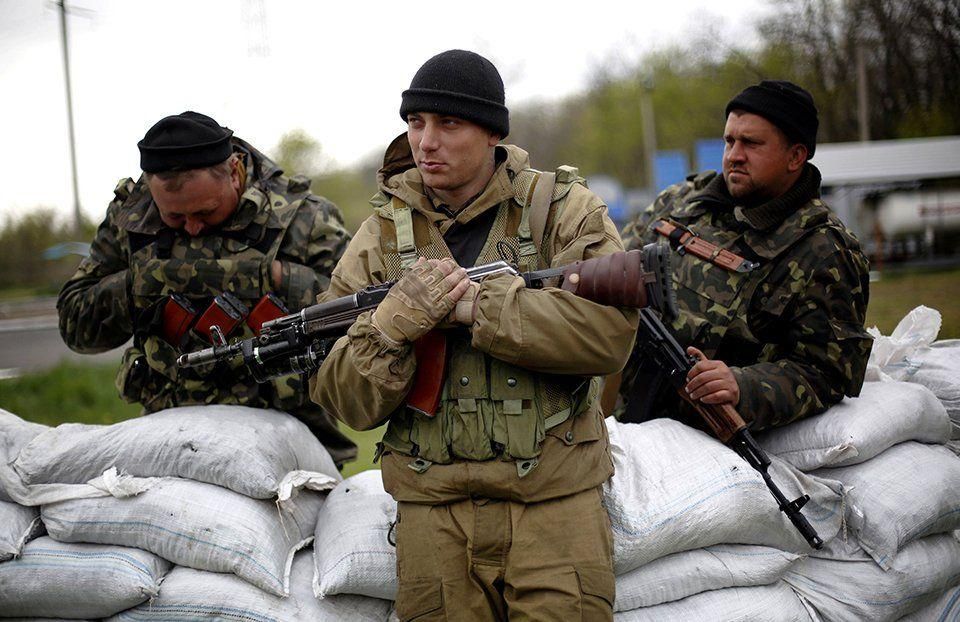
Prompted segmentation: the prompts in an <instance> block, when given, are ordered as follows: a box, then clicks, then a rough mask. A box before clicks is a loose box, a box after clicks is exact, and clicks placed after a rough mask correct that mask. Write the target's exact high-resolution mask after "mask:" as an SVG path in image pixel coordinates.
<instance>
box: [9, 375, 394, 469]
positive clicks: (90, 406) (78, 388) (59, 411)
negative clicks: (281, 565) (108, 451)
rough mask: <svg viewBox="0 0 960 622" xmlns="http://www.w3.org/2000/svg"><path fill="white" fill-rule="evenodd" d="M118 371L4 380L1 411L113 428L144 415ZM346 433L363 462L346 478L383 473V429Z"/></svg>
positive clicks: (354, 465) (48, 421)
mask: <svg viewBox="0 0 960 622" xmlns="http://www.w3.org/2000/svg"><path fill="white" fill-rule="evenodd" d="M116 372H117V366H116V365H82V364H77V363H61V364H59V365H57V366H56V367H53V368H51V369H49V370H47V371H44V372H40V373H34V374H27V375H24V376H21V377H19V378H12V379H10V380H0V408H2V409H4V410H8V411H10V412H12V413H13V414H15V415H17V416H18V417H22V418H23V419H26V420H28V421H35V422H37V423H43V424H45V425H51V426H55V425H60V424H61V423H67V422H70V423H97V424H110V423H116V422H118V421H123V420H125V419H131V418H133V417H136V416H138V415H139V414H140V405H139V404H127V403H126V402H124V401H123V400H121V399H120V398H119V397H118V396H117V390H116V388H115V387H114V386H113V378H114V376H115V375H116ZM340 429H341V430H343V431H344V433H345V434H346V435H347V436H349V437H350V438H351V439H352V440H353V442H354V443H356V444H357V450H358V452H357V459H356V460H355V461H353V462H350V463H348V464H346V465H345V466H344V467H343V475H344V477H349V476H351V475H354V474H356V473H359V472H361V471H366V470H368V469H373V468H377V466H376V465H374V464H373V454H374V451H375V448H376V447H375V446H376V443H377V441H379V440H380V437H382V436H383V428H382V427H381V428H377V429H376V430H368V431H366V432H357V431H355V430H351V429H350V428H348V427H346V426H345V425H343V424H340Z"/></svg>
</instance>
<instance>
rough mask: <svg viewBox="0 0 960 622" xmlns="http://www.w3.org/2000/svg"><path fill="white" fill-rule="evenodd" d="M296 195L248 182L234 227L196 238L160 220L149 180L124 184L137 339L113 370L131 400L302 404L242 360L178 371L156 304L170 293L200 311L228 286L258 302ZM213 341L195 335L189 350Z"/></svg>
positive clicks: (245, 300)
mask: <svg viewBox="0 0 960 622" xmlns="http://www.w3.org/2000/svg"><path fill="white" fill-rule="evenodd" d="M130 183H131V184H133V182H132V181H130ZM295 183H297V182H293V181H291V184H295ZM118 190H119V189H118ZM292 190H299V188H296V187H294V188H292ZM302 190H303V192H304V193H305V192H306V190H307V189H306V187H304V188H303V189H302ZM118 198H121V197H120V195H119V194H118ZM299 198H300V196H299V193H295V194H293V195H292V196H291V195H284V194H283V193H274V192H271V191H270V190H268V189H267V188H266V187H260V185H259V184H256V185H250V186H248V187H247V189H246V191H245V192H244V194H243V195H242V196H241V198H240V202H239V206H238V208H237V213H236V214H235V215H234V217H233V218H232V220H234V221H235V222H238V225H237V226H236V227H234V228H230V227H225V228H222V229H219V230H217V231H214V232H211V233H209V234H206V235H201V236H196V237H191V236H188V235H186V234H184V233H182V232H178V231H174V230H172V229H170V228H168V227H165V226H164V225H163V223H162V221H160V219H159V214H158V213H157V210H156V208H155V207H154V206H152V199H151V197H150V195H149V193H148V192H147V191H146V188H145V184H143V183H138V184H135V185H133V187H128V196H127V198H126V200H125V201H124V206H123V208H122V209H121V213H122V215H123V217H122V220H121V221H120V222H119V223H118V224H119V226H120V227H121V228H122V229H124V230H125V233H126V245H127V251H128V261H129V270H130V283H131V288H130V292H131V305H132V307H133V317H134V318H135V324H136V325H135V329H134V344H133V346H132V347H131V348H129V349H128V350H127V351H126V352H125V353H124V356H123V360H122V363H121V367H120V370H119V371H118V375H117V388H118V389H119V391H120V394H121V396H122V397H123V398H124V399H125V400H127V401H129V402H140V403H142V404H143V405H144V409H145V410H146V411H147V412H153V411H155V410H159V409H161V408H168V407H171V406H177V405H183V404H196V403H220V404H243V405H250V406H273V407H282V408H292V407H295V406H297V405H299V404H298V402H299V401H300V400H301V398H300V397H299V396H298V395H297V392H296V390H295V388H294V387H292V386H290V385H289V383H286V382H283V381H282V380H281V381H274V382H272V383H270V385H269V386H264V387H261V386H258V385H257V383H256V382H254V381H253V380H252V379H250V378H247V377H246V374H245V372H244V370H243V369H241V367H242V363H239V362H237V363H231V364H230V368H229V369H228V368H225V367H224V368H221V367H217V368H211V369H197V370H185V369H181V368H179V367H178V366H177V364H176V359H177V357H178V356H179V354H180V352H179V351H178V350H177V349H176V348H175V347H173V346H172V345H170V344H169V343H167V341H165V340H164V339H163V338H162V337H161V335H160V331H159V325H158V322H157V317H158V311H159V309H160V308H162V304H163V303H164V301H165V300H166V299H167V298H168V297H169V296H170V295H173V294H177V295H179V296H181V297H183V298H185V299H187V300H188V301H189V302H191V303H192V304H193V306H194V307H196V308H198V309H204V308H206V307H207V306H208V305H209V303H210V301H211V300H212V299H213V298H214V297H215V296H217V295H218V294H220V293H222V292H229V293H230V294H232V295H233V296H234V297H235V298H236V299H238V300H239V302H240V303H241V304H242V305H244V306H245V307H246V309H247V310H249V309H252V308H253V306H254V305H255V304H256V303H257V301H259V300H260V299H261V298H262V297H263V296H264V295H265V294H266V293H268V292H269V291H270V290H271V280H270V279H271V265H272V262H273V260H274V259H276V257H277V254H278V252H279V249H280V245H281V243H282V241H283V238H284V233H285V232H286V229H287V227H288V226H289V225H290V223H291V222H292V221H293V218H294V216H295V215H296V212H297V210H298V208H299V205H300V200H299ZM291 199H292V200H291ZM239 330H240V331H241V332H237V333H235V335H234V336H238V337H240V338H243V339H245V338H248V337H252V336H253V331H252V330H251V329H250V327H248V326H247V325H246V324H242V323H241V325H240V327H239ZM207 345H209V344H207V343H204V342H203V341H201V339H200V337H198V336H195V335H194V336H191V337H190V338H189V339H188V340H187V341H186V342H185V343H184V344H183V348H184V349H196V348H198V347H205V346H207Z"/></svg>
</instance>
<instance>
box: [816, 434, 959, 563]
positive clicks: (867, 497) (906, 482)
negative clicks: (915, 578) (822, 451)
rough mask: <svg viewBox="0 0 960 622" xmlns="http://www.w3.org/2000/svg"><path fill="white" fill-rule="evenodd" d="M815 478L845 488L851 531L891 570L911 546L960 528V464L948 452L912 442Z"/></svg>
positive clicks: (933, 446) (819, 471)
mask: <svg viewBox="0 0 960 622" xmlns="http://www.w3.org/2000/svg"><path fill="white" fill-rule="evenodd" d="M814 473H815V474H816V475H820V476H822V477H825V478H830V479H835V480H838V481H840V482H842V483H843V486H844V489H845V490H846V491H847V493H846V519H847V526H848V528H849V529H850V530H852V532H853V533H854V534H855V535H856V538H857V540H858V541H859V542H860V545H861V546H862V547H863V548H864V550H865V551H867V552H868V553H869V554H870V556H871V557H873V559H874V560H876V562H877V563H878V564H880V566H882V567H883V568H885V569H887V568H890V567H891V566H890V563H891V560H892V559H893V558H894V556H896V555H897V552H898V551H900V549H902V548H903V547H904V546H906V545H907V544H908V543H909V542H911V541H913V540H915V539H917V538H922V537H924V536H928V535H931V534H936V533H943V532H946V531H951V530H953V529H957V528H960V460H958V459H957V456H955V455H954V454H953V453H952V452H951V451H950V450H949V449H947V448H945V447H942V446H939V445H924V444H922V443H916V442H914V441H908V442H906V443H901V444H899V445H895V446H893V447H891V448H890V449H888V450H886V451H885V452H883V453H882V454H880V455H879V456H877V457H875V458H873V459H872V460H868V461H867V462H864V463H862V464H857V465H854V466H849V467H839V468H834V469H819V470H817V471H814Z"/></svg>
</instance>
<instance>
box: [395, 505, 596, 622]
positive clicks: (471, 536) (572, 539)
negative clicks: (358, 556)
mask: <svg viewBox="0 0 960 622" xmlns="http://www.w3.org/2000/svg"><path fill="white" fill-rule="evenodd" d="M600 499H601V496H600V490H599V489H598V488H595V489H591V490H587V491H584V492H581V493H577V494H574V495H570V496H568V497H561V498H559V499H551V500H549V501H543V502H540V503H532V504H523V503H514V502H510V501H499V500H494V499H469V500H466V501H458V502H456V503H451V504H449V505H438V506H430V505H421V504H416V503H404V502H401V503H400V504H399V507H398V513H397V529H396V537H397V572H398V574H399V577H400V590H399V593H398V595H397V602H396V608H397V614H398V615H399V617H400V620H401V621H402V622H407V621H408V620H417V621H418V622H420V621H422V622H432V621H435V620H456V621H459V620H467V621H472V620H484V621H486V620H504V621H505V620H510V621H511V622H513V621H524V620H558V621H560V620H562V621H564V622H572V621H576V620H586V621H590V622H593V621H594V620H600V621H603V620H612V619H613V595H614V578H613V561H612V552H613V538H612V535H611V533H610V520H609V518H608V516H607V512H606V510H604V508H603V506H602V505H601V502H600Z"/></svg>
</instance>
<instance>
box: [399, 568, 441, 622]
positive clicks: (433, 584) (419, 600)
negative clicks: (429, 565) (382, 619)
mask: <svg viewBox="0 0 960 622" xmlns="http://www.w3.org/2000/svg"><path fill="white" fill-rule="evenodd" d="M397 617H399V618H400V622H408V621H411V620H416V621H417V622H440V621H442V620H446V619H447V614H446V612H445V611H444V607H443V583H442V582H441V580H440V579H439V578H425V579H413V580H412V581H405V582H403V583H402V584H401V585H400V589H399V591H398V592H397Z"/></svg>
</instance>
